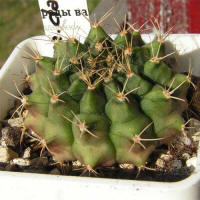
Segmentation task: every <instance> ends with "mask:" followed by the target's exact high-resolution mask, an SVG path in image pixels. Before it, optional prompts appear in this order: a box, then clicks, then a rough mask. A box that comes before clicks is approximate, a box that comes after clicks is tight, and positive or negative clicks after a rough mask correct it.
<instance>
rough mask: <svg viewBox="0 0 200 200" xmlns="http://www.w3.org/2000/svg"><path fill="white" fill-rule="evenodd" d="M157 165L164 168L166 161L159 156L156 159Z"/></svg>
mask: <svg viewBox="0 0 200 200" xmlns="http://www.w3.org/2000/svg"><path fill="white" fill-rule="evenodd" d="M156 166H157V167H159V168H164V167H165V161H164V160H162V159H160V158H158V159H157V160H156Z"/></svg>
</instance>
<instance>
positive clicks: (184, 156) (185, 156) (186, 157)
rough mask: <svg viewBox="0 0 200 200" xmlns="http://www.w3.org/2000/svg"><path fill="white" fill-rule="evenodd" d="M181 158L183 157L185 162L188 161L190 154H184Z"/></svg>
mask: <svg viewBox="0 0 200 200" xmlns="http://www.w3.org/2000/svg"><path fill="white" fill-rule="evenodd" d="M182 157H183V158H184V159H185V160H188V159H190V154H189V153H184V154H183V155H182Z"/></svg>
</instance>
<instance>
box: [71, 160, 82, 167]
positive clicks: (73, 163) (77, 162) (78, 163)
mask: <svg viewBox="0 0 200 200" xmlns="http://www.w3.org/2000/svg"><path fill="white" fill-rule="evenodd" d="M72 166H73V167H81V166H83V165H82V164H81V162H80V161H79V160H76V161H73V162H72Z"/></svg>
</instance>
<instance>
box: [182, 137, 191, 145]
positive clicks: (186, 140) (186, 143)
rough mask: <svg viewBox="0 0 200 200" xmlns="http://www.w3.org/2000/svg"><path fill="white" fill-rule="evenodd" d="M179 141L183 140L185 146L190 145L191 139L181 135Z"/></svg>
mask: <svg viewBox="0 0 200 200" xmlns="http://www.w3.org/2000/svg"><path fill="white" fill-rule="evenodd" d="M181 142H183V144H185V145H187V146H190V145H191V144H192V141H191V139H190V138H189V137H182V138H181Z"/></svg>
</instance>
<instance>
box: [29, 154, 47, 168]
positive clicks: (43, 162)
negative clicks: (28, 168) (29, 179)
mask: <svg viewBox="0 0 200 200" xmlns="http://www.w3.org/2000/svg"><path fill="white" fill-rule="evenodd" d="M48 163H49V161H48V158H47V157H39V158H34V159H32V160H31V165H32V166H33V167H35V168H43V167H46V166H47V165H48Z"/></svg>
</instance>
